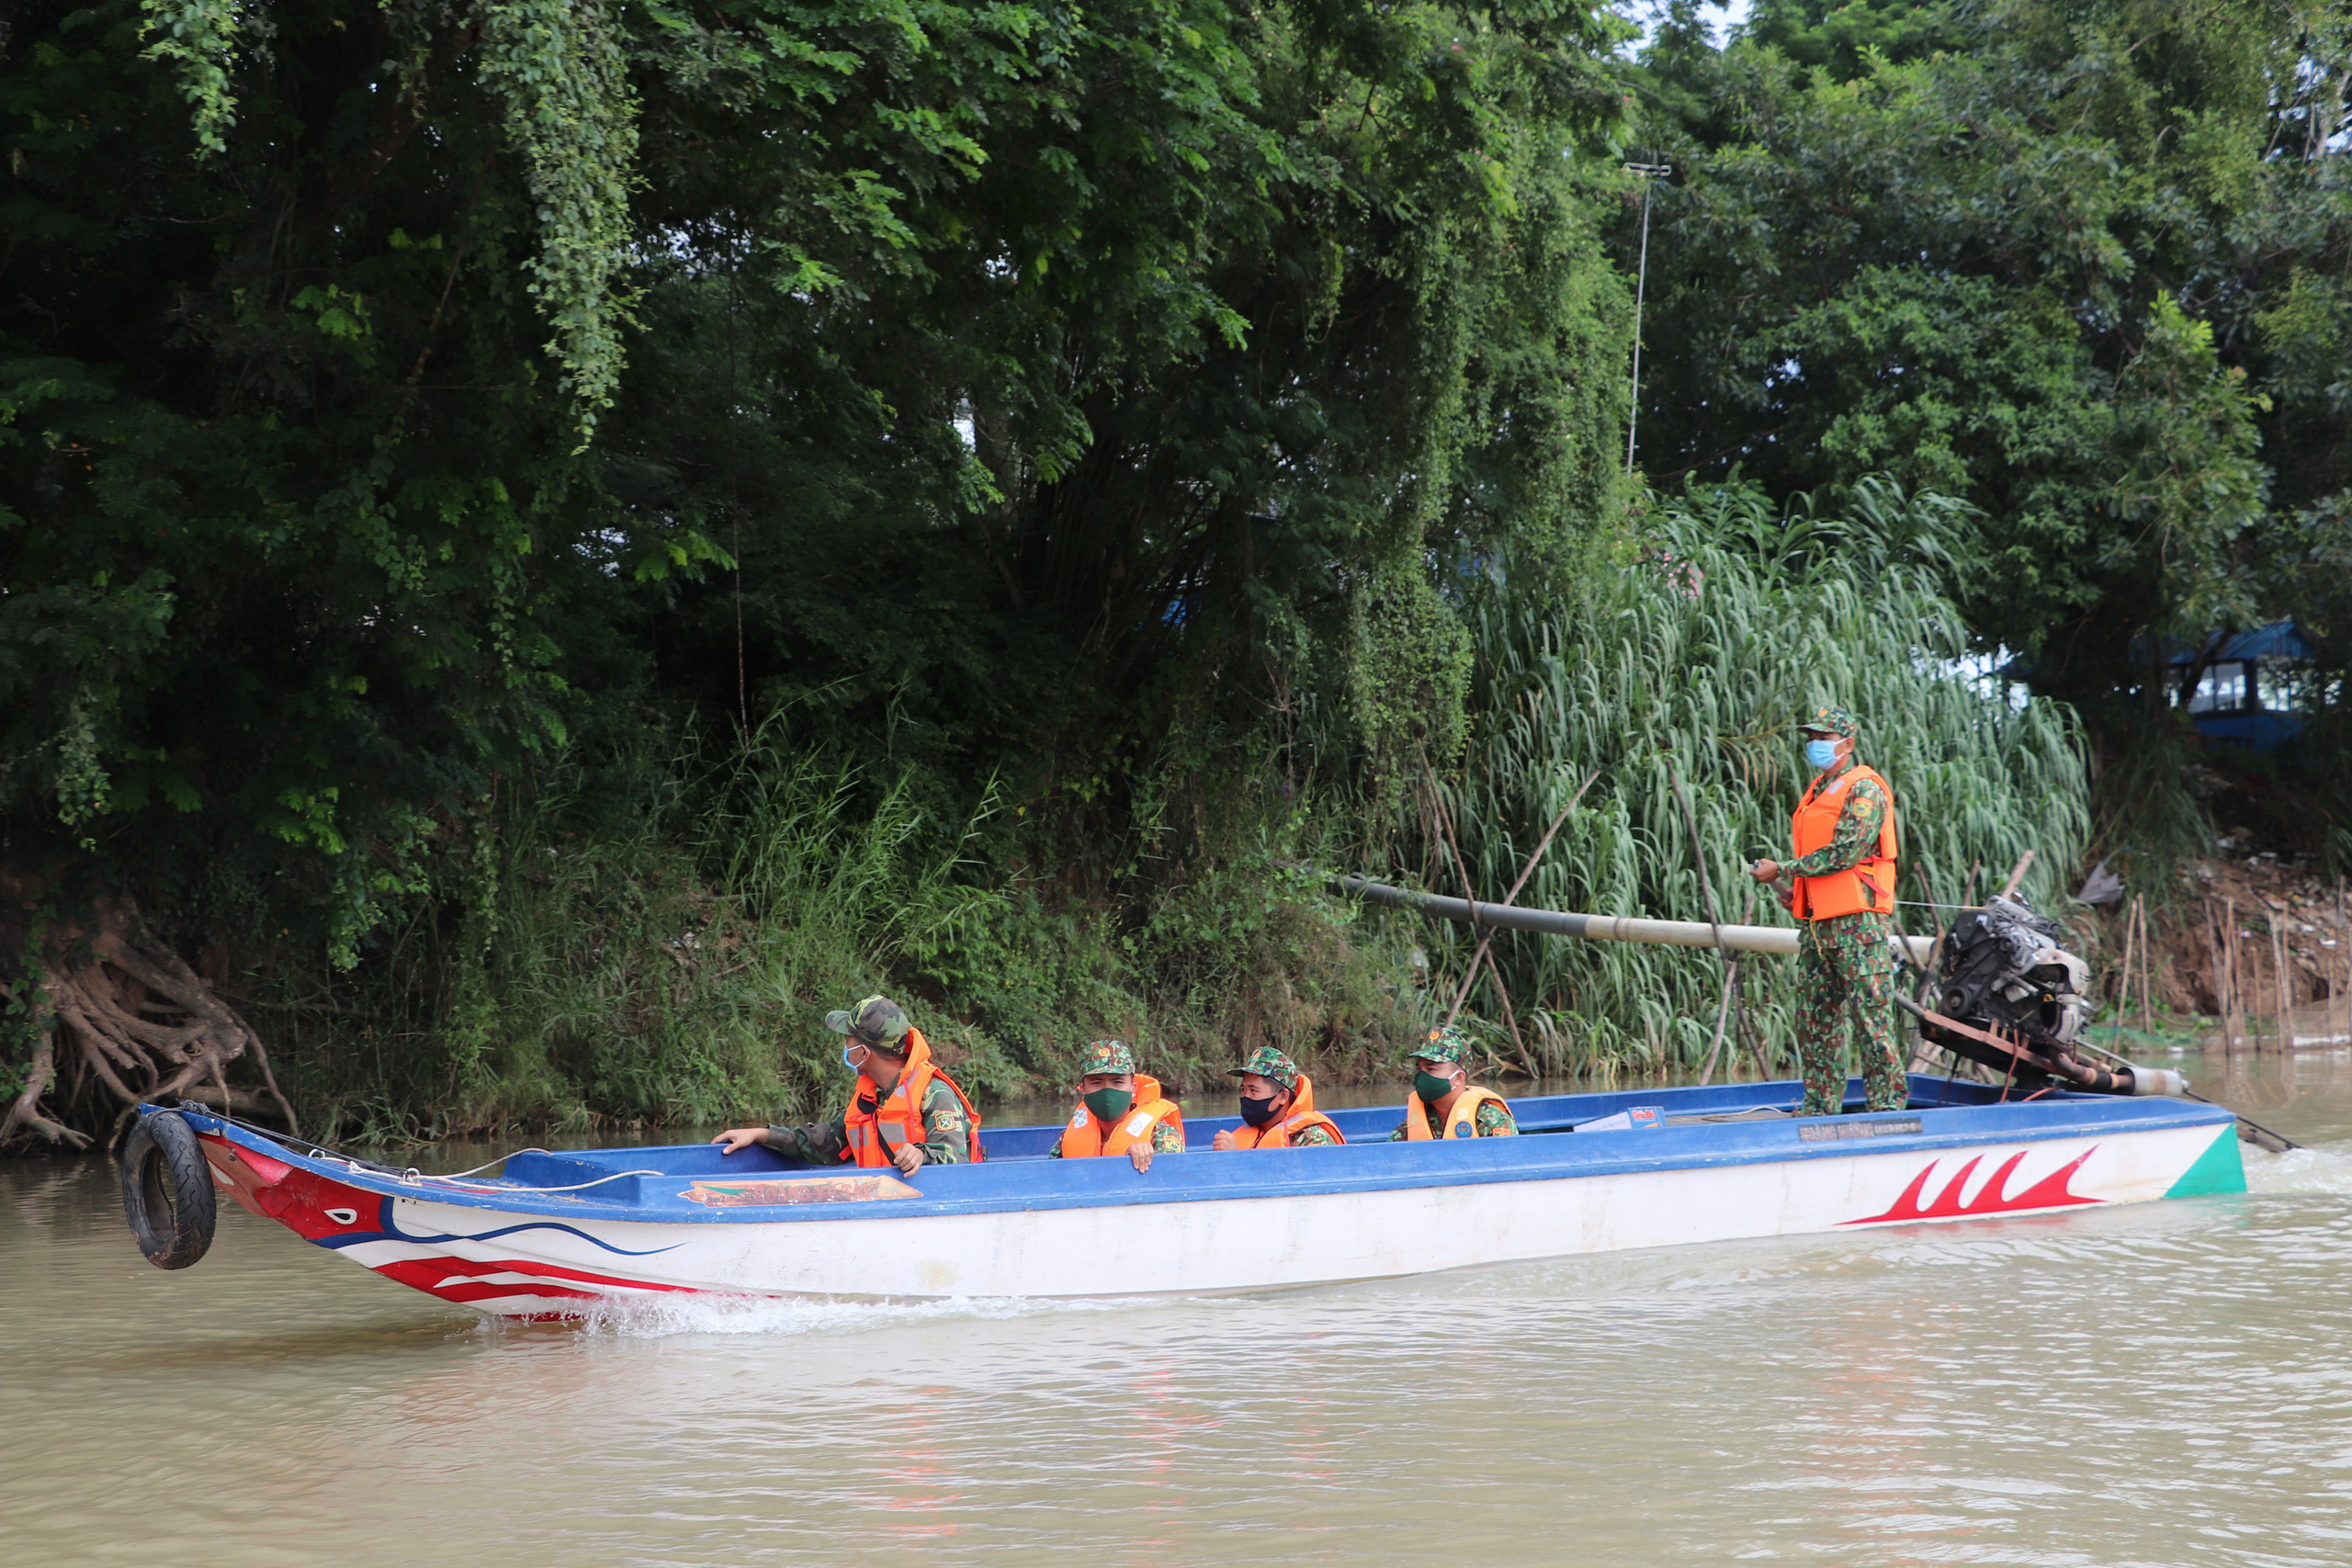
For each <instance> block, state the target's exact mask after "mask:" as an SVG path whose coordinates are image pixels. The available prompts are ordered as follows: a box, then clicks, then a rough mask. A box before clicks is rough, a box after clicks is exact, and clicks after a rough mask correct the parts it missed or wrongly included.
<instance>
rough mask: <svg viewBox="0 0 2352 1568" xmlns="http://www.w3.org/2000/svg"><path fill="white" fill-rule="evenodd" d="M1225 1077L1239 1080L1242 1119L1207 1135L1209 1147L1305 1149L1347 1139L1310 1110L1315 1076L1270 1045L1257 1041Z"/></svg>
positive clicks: (1343, 1141)
mask: <svg viewBox="0 0 2352 1568" xmlns="http://www.w3.org/2000/svg"><path fill="white" fill-rule="evenodd" d="M1226 1077H1234V1078H1239V1079H1240V1080H1241V1122H1242V1124H1241V1125H1240V1126H1238V1127H1234V1128H1230V1129H1228V1130H1227V1131H1226V1132H1222V1133H1219V1134H1217V1135H1216V1137H1214V1138H1212V1139H1210V1140H1209V1146H1210V1147H1211V1148H1216V1149H1280V1148H1295V1149H1306V1148H1313V1147H1315V1146H1317V1145H1322V1144H1344V1143H1346V1142H1347V1141H1348V1140H1347V1139H1345V1138H1343V1137H1341V1136H1340V1129H1339V1127H1338V1126H1337V1125H1336V1124H1334V1123H1333V1122H1332V1121H1331V1119H1330V1118H1329V1116H1326V1115H1324V1114H1323V1112H1321V1111H1317V1110H1316V1109H1315V1082H1314V1080H1313V1079H1311V1078H1309V1077H1307V1076H1306V1074H1304V1073H1302V1072H1300V1071H1299V1070H1298V1064H1297V1063H1296V1062H1294V1061H1292V1060H1291V1059H1290V1058H1289V1057H1288V1056H1285V1055H1283V1054H1282V1053H1281V1052H1280V1051H1277V1050H1275V1049H1274V1048H1273V1047H1272V1046H1271V1045H1261V1046H1259V1047H1258V1048H1257V1049H1256V1050H1255V1051H1252V1052H1250V1059H1249V1060H1248V1061H1247V1062H1244V1063H1243V1064H1242V1065H1241V1066H1238V1067H1235V1068H1233V1069H1232V1070H1231V1071H1229V1072H1227V1074H1226Z"/></svg>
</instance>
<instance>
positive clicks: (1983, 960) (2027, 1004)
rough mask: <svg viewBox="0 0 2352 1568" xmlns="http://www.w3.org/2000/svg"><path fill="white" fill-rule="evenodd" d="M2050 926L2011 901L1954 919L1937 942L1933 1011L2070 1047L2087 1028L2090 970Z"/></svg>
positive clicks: (2054, 923)
mask: <svg viewBox="0 0 2352 1568" xmlns="http://www.w3.org/2000/svg"><path fill="white" fill-rule="evenodd" d="M2062 934H2063V933H2062V932H2061V931H2060V929H2059V926H2058V922H2057V921H2055V920H2053V919H2048V918H2047V917H2045V916H2041V915H2037V914H2035V913H2034V912H2033V911H2032V910H2031V909H2030V908H2027V907H2026V906H2025V905H2024V904H2023V903H2022V902H2020V901H2019V900H2018V899H2015V898H1995V899H1993V900H1992V901H1991V902H1989V903H1987V904H1986V905H1985V908H1982V909H1980V910H1973V911H1971V912H1970V913H1968V914H1965V915H1962V917H1961V918H1960V919H1959V920H1958V921H1956V922H1954V924H1953V926H1952V928H1951V933H1950V934H1949V935H1948V936H1947V937H1946V938H1945V942H1944V962H1943V973H1944V982H1943V990H1942V993H1941V996H1942V1002H1941V1010H1942V1011H1943V1012H1944V1013H1946V1014H1948V1015H1949V1016H1951V1017H1952V1018H1955V1019H1958V1020H1960V1021H1962V1022H1963V1023H1969V1024H1973V1025H1975V1026H1976V1027H1977V1028H1979V1029H2002V1030H2007V1031H2009V1032H2014V1033H2018V1034H2022V1035H2023V1036H2025V1037H2026V1038H2027V1039H2030V1040H2033V1041H2037V1042H2040V1043H2044V1044H2048V1045H2055V1046H2060V1047H2065V1046H2071V1045H2072V1044H2073V1043H2074V1042H2075V1039H2076V1037H2077V1036H2079V1035H2080V1034H2081V1033H2082V1032H2083V1030H2084V1028H2085V1027H2086V1025H2087V1024H2088V1023H2089V1022H2090V1020H2091V1015H2092V1012H2093V1011H2094V1010H2095V1008H2096V1004H2095V1003H2093V1001H2092V1000H2091V998H2090V996H2089V991H2090V966H2089V965H2088V964H2085V963H2084V962H2083V961H2082V960H2081V959H2080V958H2077V957H2076V956H2075V954H2073V953H2069V952H2067V951H2066V950H2065V949H2064V947H2061V946H2060V945H2059V942H2060V940H2061V937H2062Z"/></svg>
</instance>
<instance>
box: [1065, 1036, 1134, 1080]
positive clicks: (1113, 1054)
mask: <svg viewBox="0 0 2352 1568" xmlns="http://www.w3.org/2000/svg"><path fill="white" fill-rule="evenodd" d="M1135 1070H1136V1054H1135V1053H1134V1052H1133V1051H1131V1050H1129V1049H1128V1048H1127V1043H1126V1042H1125V1041H1124V1040H1097V1041H1096V1042H1095V1043H1093V1044H1091V1045H1089V1046H1088V1047H1087V1048H1086V1055H1083V1056H1081V1057H1080V1058H1079V1063H1078V1076H1079V1077H1085V1076H1086V1075H1087V1074H1089V1073H1131V1072H1134V1071H1135Z"/></svg>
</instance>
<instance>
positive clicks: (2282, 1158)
mask: <svg viewBox="0 0 2352 1568" xmlns="http://www.w3.org/2000/svg"><path fill="white" fill-rule="evenodd" d="M2245 1190H2247V1191H2248V1192H2255V1193H2273V1194H2277V1193H2284V1194H2292V1195H2320V1196H2327V1197H2339V1198H2352V1143H2342V1144H2324V1145H2320V1146H2319V1147H2317V1148H2303V1149H2290V1150H2288V1151H2287V1152H2286V1153H2285V1154H2282V1155H2266V1154H2261V1153H2258V1152H2256V1150H2254V1149H2252V1148H2248V1149H2246V1150H2245Z"/></svg>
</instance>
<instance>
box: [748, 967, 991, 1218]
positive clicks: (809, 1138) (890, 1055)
mask: <svg viewBox="0 0 2352 1568" xmlns="http://www.w3.org/2000/svg"><path fill="white" fill-rule="evenodd" d="M825 1024H826V1027H828V1028H830V1029H831V1031H832V1032H834V1033H836V1034H846V1035H848V1036H849V1040H848V1042H847V1043H844V1044H843V1045H842V1066H845V1067H847V1068H849V1070H850V1071H852V1072H854V1073H855V1074H856V1075H857V1083H856V1085H855V1086H854V1088H853V1089H852V1090H851V1091H850V1098H849V1106H848V1109H846V1110H844V1111H842V1113H841V1114H840V1115H839V1116H836V1117H834V1118H832V1119H831V1121H827V1122H810V1123H809V1125H807V1126H805V1127H729V1129H728V1130H727V1131H726V1132H724V1133H721V1134H718V1136H717V1137H716V1138H713V1139H712V1140H711V1142H712V1143H714V1144H723V1145H726V1147H725V1148H723V1149H722V1150H720V1153H722V1154H730V1155H731V1154H734V1153H736V1152H738V1151H739V1150H742V1149H747V1148H750V1147H751V1146H752V1145H753V1144H765V1145H767V1146H768V1147H769V1148H772V1149H774V1150H775V1152H776V1153H778V1154H780V1155H784V1156H788V1157H790V1158H794V1159H804V1160H809V1161H810V1162H812V1163H814V1164H818V1165H829V1164H831V1163H832V1162H833V1161H835V1160H850V1161H854V1163H856V1164H858V1165H861V1166H869V1167H876V1168H879V1167H883V1166H896V1167H898V1168H899V1171H900V1173H901V1174H903V1175H907V1176H912V1175H913V1174H914V1173H915V1171H916V1170H917V1169H918V1168H921V1167H922V1166H925V1165H962V1164H963V1163H965V1162H966V1161H967V1160H969V1159H971V1158H973V1157H974V1155H973V1134H974V1133H975V1132H976V1131H977V1130H978V1127H979V1124H980V1117H979V1112H978V1111H974V1110H973V1109H972V1102H971V1101H970V1100H967V1099H966V1098H965V1096H964V1091H963V1090H962V1089H959V1088H957V1087H956V1080H955V1079H953V1078H951V1077H948V1076H947V1075H946V1074H945V1073H943V1072H941V1071H940V1070H939V1069H938V1068H937V1067H935V1066H932V1061H931V1042H929V1041H928V1040H925V1039H924V1038H923V1037H922V1030H920V1029H917V1028H916V1027H915V1026H914V1025H913V1024H911V1023H910V1022H908V1021H907V1015H906V1013H905V1011H904V1010H902V1009H900V1007H899V1004H898V1003H896V1002H894V1001H892V1000H890V998H888V997H868V998H865V1000H864V1001H862V1002H860V1003H858V1004H857V1006H855V1007H854V1008H851V1009H849V1010H846V1011H843V1012H836V1013H832V1014H830V1015H828V1016H827V1018H826V1020H825Z"/></svg>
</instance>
